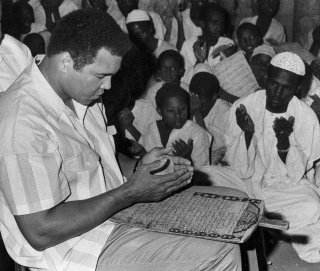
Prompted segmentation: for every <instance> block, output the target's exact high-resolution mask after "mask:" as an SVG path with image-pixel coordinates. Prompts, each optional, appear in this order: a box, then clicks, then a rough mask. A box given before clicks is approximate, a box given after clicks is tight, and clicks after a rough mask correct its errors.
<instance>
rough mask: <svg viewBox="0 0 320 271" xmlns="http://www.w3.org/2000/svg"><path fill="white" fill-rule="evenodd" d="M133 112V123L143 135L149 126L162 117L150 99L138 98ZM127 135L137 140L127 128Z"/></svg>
mask: <svg viewBox="0 0 320 271" xmlns="http://www.w3.org/2000/svg"><path fill="white" fill-rule="evenodd" d="M131 112H132V114H133V116H134V120H133V125H134V126H135V127H136V128H137V130H138V131H139V132H140V133H141V136H143V135H145V134H146V133H147V130H148V126H149V125H150V124H151V123H153V122H155V121H157V120H159V119H160V116H159V114H158V113H157V111H156V109H155V107H154V106H153V105H152V103H151V102H150V101H148V100H145V99H139V100H136V102H135V105H134V107H133V109H132V110H131ZM126 137H127V138H130V139H133V140H135V139H134V137H133V136H132V135H131V134H130V133H129V132H128V131H127V130H126Z"/></svg>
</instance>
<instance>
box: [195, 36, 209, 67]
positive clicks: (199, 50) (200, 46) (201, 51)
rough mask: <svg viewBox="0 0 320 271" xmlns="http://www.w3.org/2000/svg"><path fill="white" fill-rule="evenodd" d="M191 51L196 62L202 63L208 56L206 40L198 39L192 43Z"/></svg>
mask: <svg viewBox="0 0 320 271" xmlns="http://www.w3.org/2000/svg"><path fill="white" fill-rule="evenodd" d="M193 52H194V55H195V56H196V59H197V62H198V63H203V62H205V60H206V59H207V57H208V46H207V42H206V41H204V40H201V39H198V40H197V41H196V42H195V43H194V44H193Z"/></svg>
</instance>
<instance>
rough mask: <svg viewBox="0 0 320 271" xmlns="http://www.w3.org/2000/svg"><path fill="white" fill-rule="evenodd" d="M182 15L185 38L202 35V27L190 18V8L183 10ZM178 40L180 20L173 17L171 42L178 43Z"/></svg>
mask: <svg viewBox="0 0 320 271" xmlns="http://www.w3.org/2000/svg"><path fill="white" fill-rule="evenodd" d="M181 15H182V25H183V32H184V37H185V40H188V39H191V38H192V37H198V36H201V35H202V30H201V28H200V27H198V26H196V25H195V24H194V23H193V22H192V20H191V18H190V8H187V9H186V10H184V11H182V12H181ZM177 41H178V22H177V19H176V18H174V17H173V18H172V23H171V33H170V43H171V44H175V45H177Z"/></svg>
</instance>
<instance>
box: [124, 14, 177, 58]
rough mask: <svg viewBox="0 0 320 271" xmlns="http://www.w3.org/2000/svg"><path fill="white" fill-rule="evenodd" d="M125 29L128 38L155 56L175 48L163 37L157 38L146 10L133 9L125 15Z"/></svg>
mask: <svg viewBox="0 0 320 271" xmlns="http://www.w3.org/2000/svg"><path fill="white" fill-rule="evenodd" d="M126 23H127V29H128V33H129V36H130V39H131V40H132V42H133V43H135V44H136V45H137V46H138V47H139V48H140V49H142V50H146V51H149V52H150V53H152V54H154V56H155V57H157V58H158V57H159V55H160V54H161V53H162V52H164V51H166V50H177V49H176V47H175V46H174V45H172V44H170V43H168V42H166V41H164V40H163V39H157V38H156V37H155V36H154V34H155V29H154V25H153V23H152V21H151V18H150V16H149V14H148V13H147V12H146V11H143V10H140V9H135V10H133V11H131V12H130V13H129V14H128V16H127V20H126Z"/></svg>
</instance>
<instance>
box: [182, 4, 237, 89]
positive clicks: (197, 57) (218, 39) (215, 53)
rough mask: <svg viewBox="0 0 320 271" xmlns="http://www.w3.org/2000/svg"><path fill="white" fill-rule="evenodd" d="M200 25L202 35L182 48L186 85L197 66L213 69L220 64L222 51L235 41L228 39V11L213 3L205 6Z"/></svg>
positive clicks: (200, 17)
mask: <svg viewBox="0 0 320 271" xmlns="http://www.w3.org/2000/svg"><path fill="white" fill-rule="evenodd" d="M199 23H200V25H201V29H202V35H201V36H198V37H192V38H190V39H189V40H186V41H185V42H184V43H183V45H182V48H181V55H182V56H183V57H184V59H185V68H186V73H185V75H184V77H183V79H182V81H184V82H185V83H186V84H189V82H190V80H191V78H192V74H193V69H194V68H195V66H196V65H197V64H199V63H207V64H209V66H210V67H213V66H214V65H216V64H217V63H219V62H220V60H221V56H220V52H221V51H222V49H223V48H225V47H226V46H229V45H232V44H234V42H233V40H231V39H229V38H227V37H226V35H227V33H228V32H229V31H228V29H229V25H230V20H229V16H228V13H227V11H226V10H224V9H223V8H222V7H220V6H218V5H216V4H213V3H209V4H206V5H204V6H203V7H202V8H201V12H200V15H199Z"/></svg>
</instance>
